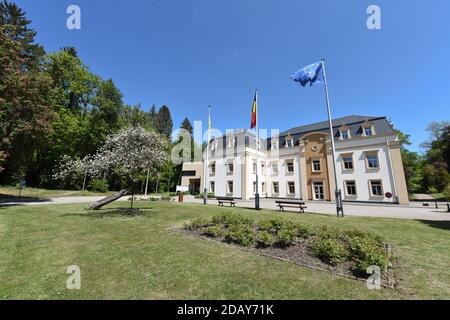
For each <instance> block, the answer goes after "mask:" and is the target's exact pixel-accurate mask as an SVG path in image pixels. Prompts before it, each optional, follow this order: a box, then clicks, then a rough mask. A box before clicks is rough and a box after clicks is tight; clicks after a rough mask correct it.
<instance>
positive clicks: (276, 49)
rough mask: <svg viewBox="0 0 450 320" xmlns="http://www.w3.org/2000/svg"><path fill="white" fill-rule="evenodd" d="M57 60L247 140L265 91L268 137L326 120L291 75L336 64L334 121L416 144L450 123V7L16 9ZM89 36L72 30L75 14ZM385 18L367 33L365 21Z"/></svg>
mask: <svg viewBox="0 0 450 320" xmlns="http://www.w3.org/2000/svg"><path fill="white" fill-rule="evenodd" d="M15 2H16V3H17V4H18V5H20V6H21V7H22V8H24V9H25V11H26V12H27V14H28V17H29V18H30V19H31V20H33V26H34V27H35V28H36V29H37V31H38V37H37V39H38V41H39V42H40V43H42V44H43V45H44V46H45V49H46V50H47V51H55V50H58V49H59V48H60V47H62V46H75V47H76V48H77V49H78V52H79V55H80V57H81V58H82V59H83V61H84V62H85V63H86V64H87V65H88V66H89V67H90V69H91V71H93V72H94V73H96V74H99V75H100V76H102V77H103V78H112V79H113V80H114V81H115V83H116V84H117V86H118V87H119V88H120V89H121V91H122V93H123V94H124V97H125V102H126V103H128V104H136V103H138V102H141V103H142V104H143V107H144V108H145V109H148V108H149V107H150V106H151V105H152V104H156V105H157V106H160V105H162V104H167V105H168V106H169V107H170V109H171V111H172V113H173V118H174V123H175V125H176V126H179V124H180V122H181V121H182V119H183V118H184V117H185V116H188V117H189V119H191V120H192V121H193V120H204V121H206V114H207V107H208V105H212V106H213V108H214V110H213V126H214V127H216V128H218V129H220V130H225V129H227V128H247V127H248V126H249V123H250V112H251V103H252V99H253V92H254V89H255V88H258V89H259V90H260V125H261V127H264V128H279V129H280V130H282V131H283V130H286V129H289V128H291V127H295V126H298V125H301V124H307V123H311V122H316V121H322V120H326V108H325V102H324V95H323V88H322V87H321V86H317V87H313V88H301V87H299V86H298V85H296V84H295V83H294V82H292V81H291V80H290V78H289V75H290V74H291V73H292V72H294V71H296V70H297V69H299V68H300V67H303V66H304V65H307V64H310V63H313V62H316V61H318V60H320V58H322V57H323V58H325V59H326V60H327V69H328V70H327V72H328V80H329V85H330V95H331V103H332V111H333V116H334V117H339V116H345V115H350V114H362V115H386V116H388V117H389V118H390V119H392V121H393V122H394V124H395V125H396V127H397V128H398V129H400V130H402V131H404V132H406V133H409V134H411V135H412V141H413V143H414V146H413V149H415V150H419V144H420V143H421V142H422V141H423V140H425V139H426V137H427V134H426V133H425V128H426V126H427V124H428V123H429V122H431V121H437V120H445V119H446V120H449V119H450V88H449V85H450V81H449V75H450V63H449V59H450V41H448V39H449V38H448V37H449V35H450V19H449V12H450V1H448V0H433V1H425V0H418V1H406V0H396V1H392V0H371V1H365V0H345V1H338V0H328V1H320V0H314V1H313V0H279V1H275V0H226V1H225V0H221V1H219V0H158V1H156V0H127V1H107V0H90V1H87V0H78V1H77V0H70V1H66V0H39V1H36V0H17V1H15ZM70 4H77V5H79V6H80V7H81V10H82V30H79V31H69V30H68V29H67V28H66V18H67V14H66V8H67V6H68V5H70ZM370 4H377V5H379V6H380V7H381V10H382V30H374V31H371V30H368V29H367V27H366V19H367V17H368V15H367V14H366V9H367V7H368V5H370Z"/></svg>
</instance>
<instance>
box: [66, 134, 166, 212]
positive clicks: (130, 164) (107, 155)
mask: <svg viewBox="0 0 450 320" xmlns="http://www.w3.org/2000/svg"><path fill="white" fill-rule="evenodd" d="M91 159H92V160H91V161H90V163H89V174H90V175H92V176H94V177H105V176H108V175H111V174H112V173H113V172H114V171H120V173H121V174H122V175H123V176H125V177H126V181H127V184H128V189H127V190H126V191H124V192H121V193H119V196H120V195H123V194H127V193H131V194H132V199H133V200H134V191H135V184H136V182H137V181H138V179H139V176H140V175H141V174H142V173H143V172H145V171H147V170H150V173H151V174H152V175H155V174H156V173H157V172H158V170H159V169H160V168H161V167H162V166H163V165H164V163H165V162H166V161H167V141H166V140H165V139H164V138H163V137H161V136H160V135H158V134H157V133H154V132H153V131H147V130H145V129H144V128H142V127H130V128H126V129H123V130H121V131H119V132H118V133H116V134H113V135H110V136H109V137H108V138H107V140H106V142H105V144H104V145H103V146H102V147H101V148H100V150H99V151H98V153H97V154H95V155H94V156H93V157H92V158H91ZM68 163H69V164H68V165H67V167H70V162H68ZM68 172H71V170H68ZM60 174H61V176H62V177H64V176H67V171H61V172H60ZM114 200H115V199H113V201H114ZM133 200H132V201H131V208H133ZM105 204H106V203H104V202H100V206H98V205H95V204H94V205H93V206H92V208H93V209H99V208H100V207H101V206H102V205H105Z"/></svg>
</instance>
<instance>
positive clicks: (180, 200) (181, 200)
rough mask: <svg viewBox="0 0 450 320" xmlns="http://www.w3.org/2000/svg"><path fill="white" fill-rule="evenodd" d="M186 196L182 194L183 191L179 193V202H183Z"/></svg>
mask: <svg viewBox="0 0 450 320" xmlns="http://www.w3.org/2000/svg"><path fill="white" fill-rule="evenodd" d="M183 198H184V195H183V194H182V193H180V194H179V195H178V202H180V203H181V202H183V200H184V199H183Z"/></svg>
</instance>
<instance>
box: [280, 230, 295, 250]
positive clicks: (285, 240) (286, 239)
mask: <svg viewBox="0 0 450 320" xmlns="http://www.w3.org/2000/svg"><path fill="white" fill-rule="evenodd" d="M294 242H295V229H291V228H285V229H281V230H279V231H278V232H277V242H276V244H277V245H278V246H280V247H283V248H284V247H289V246H291V245H292V244H293V243H294Z"/></svg>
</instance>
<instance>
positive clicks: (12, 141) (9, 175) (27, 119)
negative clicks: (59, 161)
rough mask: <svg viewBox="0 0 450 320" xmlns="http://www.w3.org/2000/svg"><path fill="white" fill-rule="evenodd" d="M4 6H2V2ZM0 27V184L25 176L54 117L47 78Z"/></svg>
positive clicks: (43, 143) (23, 49)
mask: <svg viewBox="0 0 450 320" xmlns="http://www.w3.org/2000/svg"><path fill="white" fill-rule="evenodd" d="M2 4H3V5H5V3H2ZM4 31H5V27H3V26H1V27H0V74H1V77H0V150H2V151H3V152H5V153H6V155H7V159H6V165H5V167H6V170H5V171H4V172H3V174H2V182H13V181H14V180H16V179H18V178H20V177H24V176H26V175H29V174H30V172H29V171H28V169H29V168H32V167H33V165H32V164H33V163H35V161H36V159H37V158H40V153H41V152H42V149H43V147H44V146H45V145H46V144H47V140H48V137H49V135H50V134H51V132H52V125H51V124H52V121H53V119H54V118H55V114H54V112H53V111H52V109H51V103H50V101H49V96H50V93H51V83H52V81H51V78H50V77H48V76H47V75H46V74H44V73H42V72H40V70H38V69H33V70H29V69H28V68H27V66H28V65H29V62H30V61H31V60H32V59H33V58H32V57H30V56H25V57H24V55H23V54H22V53H23V52H24V51H25V50H26V48H25V47H24V43H23V42H22V41H15V40H11V39H10V37H9V36H7V35H5V32H4Z"/></svg>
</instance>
